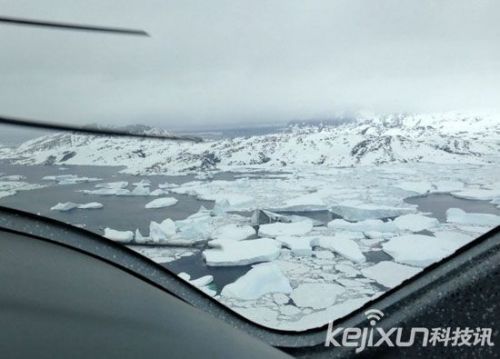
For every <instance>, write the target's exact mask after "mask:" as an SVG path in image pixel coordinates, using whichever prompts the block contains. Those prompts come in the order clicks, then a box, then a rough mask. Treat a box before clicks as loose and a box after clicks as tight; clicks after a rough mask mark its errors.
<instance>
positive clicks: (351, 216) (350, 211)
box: [331, 200, 416, 221]
mask: <svg viewBox="0 0 500 359" xmlns="http://www.w3.org/2000/svg"><path fill="white" fill-rule="evenodd" d="M331 211H332V212H333V213H335V214H337V215H339V216H341V217H342V218H344V219H347V220H349V221H362V220H365V219H380V218H388V217H396V216H400V215H403V214H408V213H414V212H415V211H416V210H415V208H414V207H410V206H408V207H394V206H386V205H381V204H379V205H377V204H373V203H364V202H362V201H358V200H350V201H344V202H341V203H339V204H336V205H333V206H332V208H331Z"/></svg>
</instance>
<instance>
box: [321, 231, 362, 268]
mask: <svg viewBox="0 0 500 359" xmlns="http://www.w3.org/2000/svg"><path fill="white" fill-rule="evenodd" d="M312 243H313V245H316V246H319V247H321V248H326V249H330V250H331V251H333V252H336V253H338V254H340V255H341V256H343V257H345V258H347V259H349V260H351V261H353V262H357V263H363V262H364V261H365V260H366V258H365V256H364V255H363V253H362V252H361V250H360V248H359V246H358V244H357V243H356V242H355V241H353V240H352V239H349V238H345V237H343V236H342V235H336V236H335V235H334V236H322V237H318V238H315V239H314V240H313V242H312Z"/></svg>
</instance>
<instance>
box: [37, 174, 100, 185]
mask: <svg viewBox="0 0 500 359" xmlns="http://www.w3.org/2000/svg"><path fill="white" fill-rule="evenodd" d="M42 180H44V181H55V182H57V183H58V184H61V185H69V184H77V183H86V182H95V181H100V180H101V179H100V178H96V177H78V176H77V175H57V176H45V177H43V178H42Z"/></svg>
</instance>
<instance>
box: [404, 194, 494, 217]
mask: <svg viewBox="0 0 500 359" xmlns="http://www.w3.org/2000/svg"><path fill="white" fill-rule="evenodd" d="M405 202H407V203H410V204H416V205H417V206H418V209H419V210H420V211H422V212H430V213H431V214H432V216H433V217H435V218H437V219H438V220H439V221H440V222H446V211H447V210H448V208H460V209H462V210H464V211H466V212H476V213H491V214H496V215H500V209H498V208H497V207H496V206H495V205H494V204H491V203H489V201H475V200H470V199H462V198H456V197H453V196H452V195H450V194H444V193H440V194H430V195H427V196H418V197H410V198H407V199H405Z"/></svg>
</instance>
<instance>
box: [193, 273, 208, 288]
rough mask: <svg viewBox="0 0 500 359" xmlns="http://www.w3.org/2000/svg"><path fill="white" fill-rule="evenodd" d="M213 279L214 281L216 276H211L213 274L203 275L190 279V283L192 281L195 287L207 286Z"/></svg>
mask: <svg viewBox="0 0 500 359" xmlns="http://www.w3.org/2000/svg"><path fill="white" fill-rule="evenodd" d="M213 281H214V277H213V276H211V275H205V276H203V277H200V278H197V279H193V280H190V281H189V283H191V284H192V285H194V286H195V287H198V288H201V287H205V286H207V285H209V284H210V283H212V282H213Z"/></svg>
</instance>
